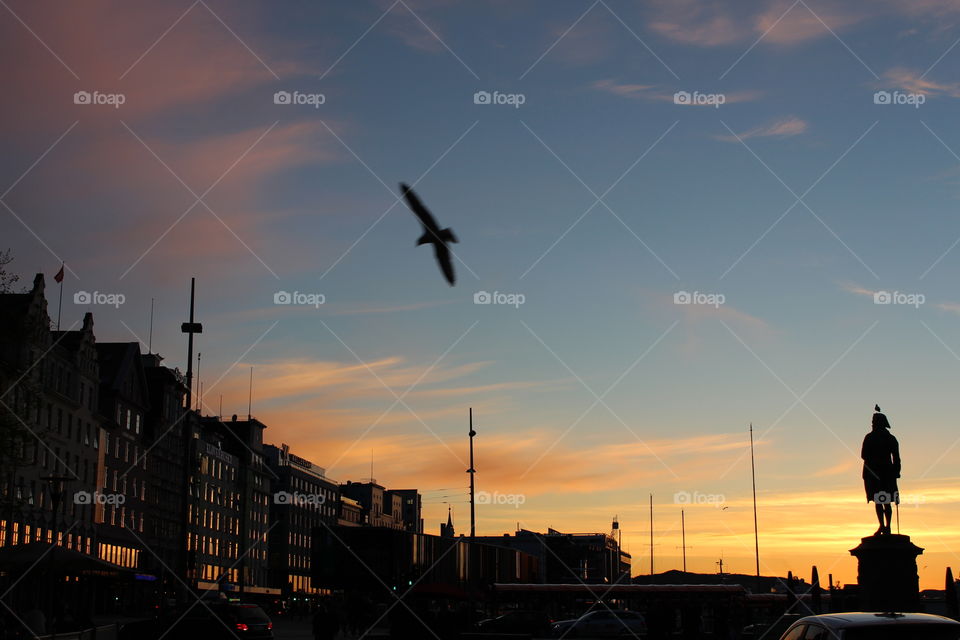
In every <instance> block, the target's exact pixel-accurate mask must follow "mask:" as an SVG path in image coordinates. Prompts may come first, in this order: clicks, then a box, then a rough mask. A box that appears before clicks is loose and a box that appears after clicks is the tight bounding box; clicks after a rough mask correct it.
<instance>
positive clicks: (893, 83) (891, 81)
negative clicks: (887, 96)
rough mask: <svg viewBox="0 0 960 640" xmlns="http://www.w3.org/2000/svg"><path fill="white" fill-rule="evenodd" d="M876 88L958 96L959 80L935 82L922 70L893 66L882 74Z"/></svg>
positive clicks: (959, 91) (929, 94)
mask: <svg viewBox="0 0 960 640" xmlns="http://www.w3.org/2000/svg"><path fill="white" fill-rule="evenodd" d="M877 87H878V88H888V89H902V90H903V91H908V92H910V93H922V94H923V95H926V96H949V97H951V98H960V82H948V83H943V82H936V81H935V80H932V79H930V78H928V77H926V76H925V75H924V74H923V72H921V71H918V70H916V69H910V68H908V67H894V68H892V69H890V70H888V71H887V72H886V73H884V74H883V80H882V81H881V82H879V83H877Z"/></svg>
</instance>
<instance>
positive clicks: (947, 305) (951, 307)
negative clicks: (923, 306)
mask: <svg viewBox="0 0 960 640" xmlns="http://www.w3.org/2000/svg"><path fill="white" fill-rule="evenodd" d="M935 306H936V307H937V309H942V310H943V311H949V312H950V313H954V314H956V315H958V316H960V302H941V303H939V304H937V305H935Z"/></svg>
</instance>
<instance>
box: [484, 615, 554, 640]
mask: <svg viewBox="0 0 960 640" xmlns="http://www.w3.org/2000/svg"><path fill="white" fill-rule="evenodd" d="M552 622H553V621H552V620H550V617H549V616H547V614H546V613H544V612H543V611H536V610H525V609H518V610H516V611H508V612H506V613H504V614H503V615H499V616H497V617H496V618H487V619H486V620H481V621H480V622H478V623H477V630H478V631H481V632H483V633H529V634H530V635H535V636H542V635H544V634H545V633H547V632H548V631H549V630H550V626H551V624H552Z"/></svg>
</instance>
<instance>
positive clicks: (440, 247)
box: [400, 182, 458, 287]
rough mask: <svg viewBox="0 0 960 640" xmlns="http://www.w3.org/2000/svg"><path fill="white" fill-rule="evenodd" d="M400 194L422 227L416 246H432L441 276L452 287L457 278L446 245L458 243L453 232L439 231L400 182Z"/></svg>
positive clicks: (416, 198) (408, 189) (414, 195)
mask: <svg viewBox="0 0 960 640" xmlns="http://www.w3.org/2000/svg"><path fill="white" fill-rule="evenodd" d="M400 193H401V194H402V195H403V197H404V198H405V199H406V201H407V205H408V206H409V207H410V210H411V211H413V214H414V215H415V216H417V218H418V219H419V220H420V224H421V225H423V235H422V236H420V238H418V239H417V246H418V247H419V246H420V245H422V244H432V245H433V253H434V255H436V257H437V264H439V265H440V270H441V271H442V272H443V276H444V277H445V278H446V279H447V282H449V283H450V286H451V287H452V286H453V284H454V282H456V280H457V278H456V276H455V275H454V273H453V263H452V262H451V261H450V248H449V247H448V246H447V243H449V242H458V240H457V237H456V236H455V235H453V231H451V230H450V229H449V228H446V229H441V228H440V227H439V225H438V224H437V221H436V220H434V218H433V216H432V215H431V214H430V212H429V211H428V210H427V208H426V207H425V206H423V203H422V202H420V198H418V197H417V194H415V193H414V192H413V189H411V188H410V187H409V186H407V185H406V184H404V183H402V182H401V183H400Z"/></svg>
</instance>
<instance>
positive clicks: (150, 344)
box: [147, 298, 153, 353]
mask: <svg viewBox="0 0 960 640" xmlns="http://www.w3.org/2000/svg"><path fill="white" fill-rule="evenodd" d="M147 352H148V353H153V298H150V334H149V337H148V338H147Z"/></svg>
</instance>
